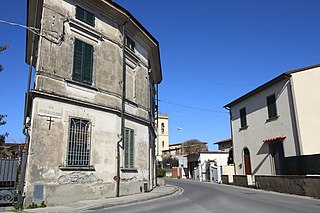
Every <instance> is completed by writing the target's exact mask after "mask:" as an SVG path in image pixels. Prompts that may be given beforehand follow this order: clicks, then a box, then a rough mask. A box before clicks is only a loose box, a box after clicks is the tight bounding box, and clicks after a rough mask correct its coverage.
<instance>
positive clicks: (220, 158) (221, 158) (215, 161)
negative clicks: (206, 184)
mask: <svg viewBox="0 0 320 213" xmlns="http://www.w3.org/2000/svg"><path fill="white" fill-rule="evenodd" d="M187 159H188V170H187V171H188V173H187V176H188V177H190V178H193V179H195V180H199V181H211V180H212V173H211V175H210V167H212V166H213V167H215V168H216V171H217V175H216V179H215V180H214V181H216V182H218V181H220V180H221V169H220V167H221V166H226V165H228V163H227V161H228V152H221V151H201V152H198V153H192V154H188V156H187Z"/></svg>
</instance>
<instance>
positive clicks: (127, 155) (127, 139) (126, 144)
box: [124, 128, 129, 168]
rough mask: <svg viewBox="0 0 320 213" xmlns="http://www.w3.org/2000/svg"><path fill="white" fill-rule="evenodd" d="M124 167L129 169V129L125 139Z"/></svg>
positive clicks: (126, 131) (126, 130)
mask: <svg viewBox="0 0 320 213" xmlns="http://www.w3.org/2000/svg"><path fill="white" fill-rule="evenodd" d="M124 167H125V168H128V167H129V129H127V128H126V129H125V138H124Z"/></svg>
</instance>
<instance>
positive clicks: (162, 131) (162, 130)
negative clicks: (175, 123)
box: [161, 123, 164, 134]
mask: <svg viewBox="0 0 320 213" xmlns="http://www.w3.org/2000/svg"><path fill="white" fill-rule="evenodd" d="M161 133H162V134H164V123H161Z"/></svg>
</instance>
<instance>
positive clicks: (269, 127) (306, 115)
mask: <svg viewBox="0 0 320 213" xmlns="http://www.w3.org/2000/svg"><path fill="white" fill-rule="evenodd" d="M319 79H320V65H314V66H310V67H305V68H301V69H297V70H293V71H289V72H285V73H283V74H281V75H279V76H277V77H276V78H274V79H272V80H270V81H269V82H267V83H265V84H263V85H261V86H260V87H258V88H256V89H254V90H252V91H251V92H249V93H247V94H245V95H243V96H241V97H240V98H238V99H236V100H234V101H233V102H231V103H229V104H228V105H226V106H225V107H226V108H227V109H229V110H230V115H231V129H232V140H233V152H234V154H233V155H234V165H235V173H236V174H237V175H243V174H246V175H251V174H252V175H278V174H283V173H284V171H285V172H288V171H287V170H288V169H293V167H297V168H296V169H295V171H294V174H298V173H303V172H302V171H301V170H302V169H305V167H307V166H308V165H307V164H310V162H311V161H310V162H309V163H306V164H305V165H303V166H302V167H300V168H299V166H297V165H299V163H297V162H298V161H302V160H304V158H306V157H308V158H313V160H312V161H313V162H319V160H317V159H319V158H318V157H317V156H319V154H320V143H319V140H318V138H319V137H320V132H319V126H320V119H319V115H320V110H319V104H320V93H319V91H320V80H319ZM294 157H297V158H295V159H296V160H295V162H296V163H294V164H290V165H289V164H288V162H289V163H290V161H289V160H290V158H294ZM316 158H317V159H316ZM285 159H288V160H287V161H286V162H287V163H285ZM316 164H317V165H318V163H316ZM311 166H312V165H311ZM311 169H313V168H311ZM309 172H312V171H310V170H309V171H305V173H309ZM309 174H310V173H309Z"/></svg>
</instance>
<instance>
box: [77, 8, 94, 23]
mask: <svg viewBox="0 0 320 213" xmlns="http://www.w3.org/2000/svg"><path fill="white" fill-rule="evenodd" d="M76 18H77V19H79V20H81V21H83V22H85V23H87V24H89V25H91V26H94V22H95V16H94V14H93V13H90V12H89V11H87V10H85V9H83V8H82V7H79V6H76Z"/></svg>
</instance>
